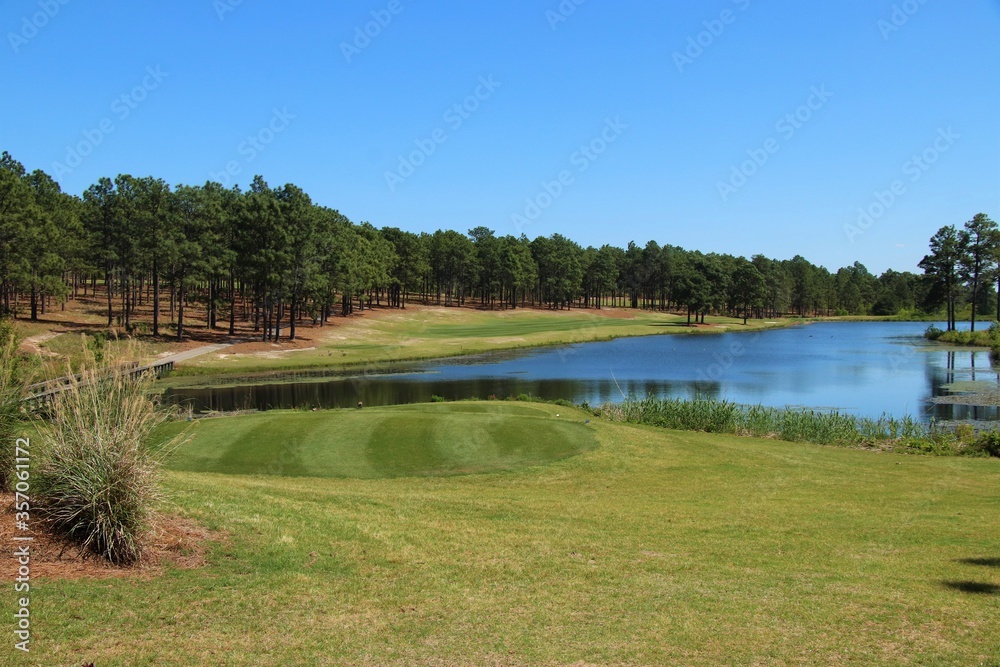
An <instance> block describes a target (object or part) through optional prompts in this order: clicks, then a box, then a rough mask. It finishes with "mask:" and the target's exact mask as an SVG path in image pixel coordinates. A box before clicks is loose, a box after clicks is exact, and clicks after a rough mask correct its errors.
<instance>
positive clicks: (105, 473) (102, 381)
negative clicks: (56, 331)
mask: <svg viewBox="0 0 1000 667" xmlns="http://www.w3.org/2000/svg"><path fill="white" fill-rule="evenodd" d="M138 360H139V355H138V349H137V348H136V346H135V345H134V344H129V343H125V344H122V345H120V346H117V351H116V353H115V354H106V355H105V356H104V358H102V359H100V360H99V359H98V358H97V357H96V356H95V354H94V352H93V350H91V349H90V348H89V347H88V346H87V345H84V350H83V357H82V360H81V361H80V362H79V363H78V367H77V369H76V371H77V373H76V375H72V376H71V378H70V379H69V381H68V384H67V385H66V388H65V390H64V391H62V392H60V393H58V394H56V395H55V397H54V399H53V401H52V403H51V404H50V405H49V407H48V417H49V419H48V420H47V421H46V422H44V423H43V424H42V425H41V427H40V430H41V436H42V437H41V438H40V441H42V442H43V443H44V446H43V448H42V449H41V452H42V454H41V456H40V458H41V460H40V461H39V464H38V467H37V469H36V472H35V473H34V474H33V475H32V481H33V488H34V490H35V499H34V500H35V502H36V504H37V506H38V509H39V512H40V513H41V514H42V516H43V517H44V518H46V519H47V520H48V521H49V522H50V523H51V525H52V527H53V528H54V529H55V530H56V531H57V532H58V533H60V534H62V535H64V536H65V537H67V538H68V539H69V540H70V541H72V542H75V543H76V544H78V545H80V547H81V548H83V549H84V550H85V551H86V552H90V553H94V554H98V555H100V556H103V557H104V558H106V559H107V560H109V561H110V562H112V563H115V564H117V565H129V564H134V563H137V562H138V561H140V560H141V558H142V556H143V551H144V546H145V539H146V537H147V536H148V534H149V531H150V530H151V528H152V526H153V523H154V521H155V516H156V514H155V511H156V506H157V504H158V503H159V501H160V499H161V496H160V492H159V472H160V469H161V464H162V458H163V455H164V452H166V451H167V448H164V447H162V446H155V447H154V446H153V445H152V443H151V442H150V439H151V435H152V433H153V430H154V429H155V428H156V427H157V426H158V425H160V424H161V423H162V422H164V421H165V420H166V419H167V418H168V417H169V415H168V413H167V412H166V411H164V410H163V409H161V408H160V406H159V405H158V404H157V402H156V400H155V398H154V397H153V396H152V394H151V392H150V389H151V384H152V383H153V382H154V380H155V378H154V377H153V375H152V373H148V372H147V373H138V372H137V371H136V370H134V369H135V368H136V366H137V364H138ZM67 375H71V373H70V371H69V369H67Z"/></svg>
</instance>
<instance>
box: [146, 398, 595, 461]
mask: <svg viewBox="0 0 1000 667" xmlns="http://www.w3.org/2000/svg"><path fill="white" fill-rule="evenodd" d="M179 430H180V427H179V426H173V427H172V428H170V429H165V433H170V434H171V435H173V434H174V433H176V432H178V431H179ZM188 435H189V440H188V442H187V443H186V444H185V445H184V446H182V447H181V448H180V449H179V450H178V451H177V452H176V453H175V454H174V456H173V459H172V462H171V464H170V467H171V468H173V469H175V470H185V471H192V472H212V473H224V474H247V475H283V476H299V477H302V476H310V477H327V478H329V477H355V478H363V479H373V478H380V477H408V476H433V475H457V474H469V473H482V472H492V471H498V470H508V469H513V468H522V467H526V466H531V465H540V464H545V463H550V462H552V461H556V460H559V459H563V458H566V457H569V456H574V455H576V454H579V453H581V452H583V451H587V450H589V449H593V448H594V447H595V446H596V443H595V440H594V435H593V432H592V430H591V429H589V428H587V427H585V426H584V425H583V424H581V423H579V420H576V421H574V422H570V421H568V420H565V419H558V418H553V416H552V414H551V412H550V411H549V410H547V409H546V408H544V407H541V406H538V407H535V406H528V405H526V406H521V405H513V406H511V405H504V404H500V403H496V402H486V403H438V404H435V405H433V406H427V405H420V406H401V407H396V408H366V409H364V410H338V411H333V412H311V413H296V412H284V413H264V414H258V415H252V416H248V417H243V418H230V417H225V418H221V419H210V420H204V421H200V422H196V423H195V424H194V428H192V429H190V431H189V434H188Z"/></svg>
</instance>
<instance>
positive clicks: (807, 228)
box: [0, 0, 1000, 273]
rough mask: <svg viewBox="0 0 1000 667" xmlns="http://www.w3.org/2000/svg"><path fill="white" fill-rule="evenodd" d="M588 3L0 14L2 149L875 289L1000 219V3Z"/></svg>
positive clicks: (77, 180) (266, 5) (78, 181)
mask: <svg viewBox="0 0 1000 667" xmlns="http://www.w3.org/2000/svg"><path fill="white" fill-rule="evenodd" d="M576 2H580V4H579V5H576V4H575V3H574V2H573V0H566V1H565V2H564V3H563V7H564V8H572V9H573V11H572V12H569V11H564V12H563V14H560V13H559V12H560V0H519V1H518V2H514V3H478V2H467V1H466V2H459V1H457V0H438V1H431V0H363V1H357V2H340V1H338V2H329V3H327V2H288V3H277V2H264V1H263V0H243V1H242V2H239V0H216V1H214V2H213V0H178V1H176V2H170V3H140V2H124V1H111V0H93V1H90V2H84V1H83V0H42V2H39V0H5V2H3V3H2V5H0V26H2V28H3V33H4V39H3V44H2V45H0V68H2V70H0V71H2V80H3V82H4V93H5V94H4V103H3V105H2V106H0V148H2V149H5V150H9V151H10V152H11V153H12V154H13V155H14V156H15V157H16V158H18V159H19V160H21V161H22V162H24V163H25V165H26V166H27V167H28V168H29V169H35V168H41V169H44V170H46V171H48V172H49V173H50V174H53V175H56V176H57V177H58V180H59V181H60V183H61V184H62V186H63V188H64V189H65V190H67V191H69V192H73V193H81V192H82V191H83V190H84V189H85V188H86V187H87V186H88V185H90V184H91V183H93V182H94V181H96V180H97V179H98V178H99V177H101V176H114V175H116V174H118V173H131V174H133V175H137V176H140V175H154V176H158V177H162V178H164V179H166V180H167V181H168V182H170V183H172V184H178V183H189V184H194V183H203V182H205V181H206V180H208V179H209V178H210V176H212V175H213V174H214V175H215V178H214V180H224V179H223V178H222V177H221V175H222V174H223V173H224V170H225V169H226V168H227V165H229V166H233V167H235V168H237V169H238V170H239V174H238V175H236V176H235V177H233V178H232V182H237V183H239V184H241V185H242V186H244V187H245V186H246V185H247V184H248V183H249V182H250V180H251V179H252V176H253V174H255V173H260V174H263V175H264V177H265V178H266V179H267V180H268V182H270V183H271V184H272V185H275V186H278V185H281V184H284V183H288V182H291V183H295V184H297V185H299V186H301V187H303V188H304V189H305V190H306V191H307V192H308V193H310V194H311V195H312V197H313V199H314V200H315V201H317V202H318V203H320V204H323V205H327V206H330V207H333V208H337V209H339V210H340V211H341V212H343V213H344V214H345V215H347V216H349V217H350V218H351V219H353V220H355V221H358V222H360V221H365V220H367V221H370V222H371V223H372V224H374V225H376V226H378V227H381V226H385V225H391V226H398V227H401V228H404V229H409V230H413V231H433V230H434V229H438V228H451V229H457V230H460V231H466V230H468V229H470V228H472V227H475V226H478V225H486V226H488V227H490V228H492V229H495V230H496V231H497V232H498V233H499V234H508V233H513V234H518V233H521V232H524V233H526V234H527V235H528V236H530V237H532V238H533V237H534V236H537V235H549V234H552V233H556V232H558V233H561V234H564V235H566V236H569V237H570V238H572V239H574V240H576V241H578V242H580V243H582V244H584V245H601V244H604V243H612V244H616V245H621V246H624V245H625V244H627V243H628V242H629V241H630V240H634V241H636V242H637V243H640V244H644V243H645V242H646V241H647V240H649V239H655V240H656V241H658V242H659V243H669V244H674V245H680V246H684V247H686V248H691V249H699V250H703V251H706V252H709V251H715V252H728V253H733V254H738V255H746V256H750V255H752V254H755V253H758V252H760V253H764V254H766V255H768V256H771V257H777V258H789V257H791V256H793V255H795V254H802V255H804V256H805V257H807V258H809V259H810V260H812V261H814V262H816V263H817V264H823V265H825V266H827V267H828V268H831V269H836V268H838V267H840V266H843V265H846V264H849V263H851V262H853V261H855V260H860V261H861V262H863V263H864V264H866V265H867V266H868V267H869V269H871V270H872V271H874V272H876V273H877V272H881V271H883V270H884V269H886V268H895V269H897V270H916V263H917V262H918V261H919V260H920V258H921V257H922V256H923V255H924V254H925V252H926V245H927V240H928V239H929V237H930V236H931V235H932V234H933V233H934V232H935V231H936V230H937V229H938V228H939V227H941V226H942V225H945V224H961V223H963V222H965V221H966V220H968V219H970V218H971V217H972V216H973V215H974V214H975V213H978V212H980V211H983V212H986V213H988V214H990V215H991V216H992V217H993V218H994V219H998V218H1000V74H998V72H1000V58H998V55H1000V41H998V39H997V36H998V35H1000V0H949V1H948V2H945V1H944V0H923V1H921V0H907V1H906V2H894V1H893V0H843V1H841V2H823V3H818V2H802V1H800V0H796V1H792V0H770V1H768V2H764V0H700V1H698V2H683V3H682V2H635V1H633V0H620V1H618V2H613V3H612V2H607V1H606V0H582V1H581V0H576ZM894 5H896V6H897V7H898V8H899V9H900V11H902V12H903V13H901V14H900V13H897V15H896V16H895V17H894V16H893V6H894ZM46 7H47V11H48V13H49V14H52V16H51V18H50V17H49V16H46V15H45V14H44V13H41V14H40V12H45V11H46V9H45V8H46ZM904 10H909V12H910V13H907V12H906V11H904ZM393 11H395V13H393ZM372 12H375V14H376V16H378V15H379V14H380V13H381V18H382V21H383V23H386V25H385V26H384V27H383V26H380V25H378V24H375V23H372V24H370V25H367V28H368V31H369V33H371V34H374V35H375V36H374V37H370V38H368V39H369V42H368V43H366V42H365V40H363V39H356V36H357V31H358V30H361V31H364V30H365V28H366V24H369V23H370V22H371V21H373V20H375V19H373V15H372ZM727 12H728V13H727ZM564 14H565V15H564ZM386 17H391V21H386V20H385V19H386ZM557 19H558V20H557ZM563 19H565V20H563ZM894 19H895V23H894V22H893V21H894ZM904 19H905V20H904ZM706 22H707V26H706ZM897 28H898V29H897ZM713 32H714V33H715V34H712V33H713ZM689 40H692V41H689ZM698 41H700V42H701V43H702V45H703V46H701V47H698V48H700V49H701V52H700V53H699V52H698V48H691V49H690V51H688V49H689V47H690V45H691V44H692V43H695V44H696V43H697V42H698ZM345 44H346V45H350V47H349V48H345ZM685 51H688V53H687V55H684V54H685ZM676 54H682V55H684V58H688V60H679V59H678V56H677V55H676ZM150 72H153V73H157V72H158V74H157V76H153V75H152V74H150ZM482 80H485V81H487V82H490V81H492V83H491V84H490V85H489V86H484V85H483V84H482V83H480V81H482ZM137 87H139V88H138V89H137ZM814 91H819V93H821V94H816V93H815V92H814ZM477 93H478V94H479V97H480V98H482V99H481V100H476V99H474V98H473V99H472V100H469V102H468V108H469V109H470V110H463V111H462V112H461V114H459V113H457V112H455V111H454V109H453V107H454V106H455V105H456V104H458V105H462V104H464V103H466V100H467V98H470V96H475V95H476V94H477ZM123 95H125V96H126V97H125V99H124V100H122V96H123ZM809 103H811V104H812V107H813V108H812V109H809V108H808V106H806V107H803V106H802V105H808V104H809ZM473 108H474V110H471V109H473ZM276 111H277V115H276ZM796 113H798V114H799V119H798V120H795V121H794V123H791V122H788V121H787V120H783V119H784V118H785V117H786V115H788V114H793V117H794V114H796ZM289 116H294V117H293V118H292V117H289ZM102 125H103V127H104V128H105V129H108V128H111V129H112V131H111V132H110V133H105V132H103V131H101V128H102ZM269 126H270V127H269ZM272 130H278V131H277V132H272ZM98 132H100V133H101V134H103V135H104V136H103V137H101V138H100V141H99V142H98V141H97V138H98V137H99V135H98ZM602 135H603V137H602ZM251 136H253V137H256V139H255V141H256V142H257V146H258V147H259V149H258V147H255V146H254V145H253V143H252V142H248V141H247V139H248V137H251ZM435 139H437V140H438V141H437V142H435ZM608 139H613V141H611V142H610V143H606V140H608ZM442 140H443V142H442ZM268 142H269V143H268ZM418 142H423V144H424V146H425V148H427V147H429V146H430V145H431V144H433V145H434V147H435V148H434V151H433V153H432V154H430V155H429V156H425V155H422V154H417V155H416V156H415V157H416V159H415V160H413V161H412V162H411V161H410V158H409V157H407V158H406V160H407V162H408V163H409V164H408V166H412V165H413V162H418V163H421V164H420V165H419V166H417V167H416V168H415V169H413V173H412V174H410V172H409V171H408V170H407V169H403V170H400V156H401V155H404V156H409V155H410V154H411V153H413V152H414V151H418V150H419V148H418ZM428 142H430V143H428ZM592 142H594V143H593V146H594V149H595V150H594V152H591V153H590V154H587V153H583V152H580V148H581V147H582V146H588V145H591V144H592ZM81 144H82V149H83V152H88V153H89V154H88V155H86V156H85V157H81V158H79V159H78V160H77V159H76V158H74V157H73V156H68V155H67V154H68V150H67V147H74V150H76V147H79V146H81ZM600 150H603V152H600V154H598V153H597V151H600ZM424 152H430V151H429V150H425V151H424ZM925 152H926V153H927V157H928V158H933V159H934V160H933V164H926V163H922V162H921V163H919V164H918V163H915V162H913V161H912V160H913V157H914V156H920V155H922V154H924V153H925ZM754 153H755V154H756V157H757V161H758V162H763V164H761V165H760V166H758V165H756V164H754V163H752V162H751V163H748V164H747V165H746V167H741V165H742V164H743V163H744V162H746V161H747V160H751V155H752V154H754ZM763 157H766V158H767V159H766V161H764V160H763ZM56 163H61V164H62V165H64V166H65V169H62V168H59V167H57V164H56ZM74 164H75V166H72V165H74ZM734 167H735V168H736V169H737V170H739V171H742V172H743V173H737V174H736V177H735V178H734V174H733V170H734ZM233 171H236V169H234V170H233ZM57 172H58V173H57ZM387 173H388V174H396V177H393V178H387ZM748 173H749V174H752V175H749V176H748V177H746V178H745V182H744V180H743V179H744V176H745V174H748ZM402 176H405V178H403V177H402ZM560 176H562V177H563V180H564V183H563V184H560V185H559V187H556V186H553V185H551V183H552V182H558V181H559V179H560ZM226 178H229V177H228V176H226ZM390 180H391V181H392V186H391V187H390V183H389V182H388V181H390ZM545 182H548V183H550V186H549V189H550V190H551V191H552V192H554V193H557V196H555V197H551V198H550V197H549V195H548V193H546V191H545V188H544V187H543V185H542V184H543V183H545ZM720 183H727V184H728V185H727V186H725V187H722V188H720ZM894 185H895V186H896V190H897V193H896V194H892V196H891V197H887V196H885V195H883V196H882V199H883V200H884V201H885V202H889V200H890V199H894V201H892V202H891V203H889V204H888V205H886V206H884V209H882V210H880V207H881V206H882V204H880V203H879V202H878V197H876V193H877V192H884V191H891V190H892V188H893V186H894ZM559 188H561V192H559ZM720 189H721V190H722V191H723V192H720ZM529 199H532V200H535V201H536V202H537V203H539V204H542V206H540V207H539V208H538V210H531V209H530V208H529V206H528V204H527V200H529ZM862 208H864V209H870V210H871V211H872V212H873V213H874V214H875V215H873V216H872V217H871V218H870V219H867V220H865V219H863V220H862V221H861V222H862V224H861V225H858V218H859V213H858V211H859V209H862ZM515 215H520V216H521V218H522V219H521V220H515V219H514V218H513V216H515ZM524 221H528V222H529V223H530V224H528V225H524V224H523V222H524ZM850 225H853V226H854V227H847V228H846V229H845V226H850ZM858 232H863V233H858Z"/></svg>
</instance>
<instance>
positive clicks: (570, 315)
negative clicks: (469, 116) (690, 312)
mask: <svg viewBox="0 0 1000 667" xmlns="http://www.w3.org/2000/svg"><path fill="white" fill-rule="evenodd" d="M608 313H609V311H596V310H589V311H583V310H570V311H558V312H556V311H541V310H526V309H522V310H510V311H480V310H473V309H469V308H436V307H410V308H408V309H407V310H406V311H393V312H388V313H387V312H384V311H382V312H378V313H377V314H376V315H374V316H372V315H369V316H366V317H362V318H351V319H348V320H343V319H340V318H334V319H333V320H332V321H331V326H328V327H324V328H322V329H313V330H310V331H309V332H308V333H307V334H306V335H307V336H308V337H310V339H311V344H312V346H313V347H312V349H303V350H295V351H281V350H280V349H277V348H276V349H274V350H273V351H269V352H266V353H254V354H239V353H233V352H232V351H231V350H224V351H222V352H221V353H219V354H211V355H206V356H204V357H198V358H196V359H193V360H191V361H188V362H185V363H183V364H179V365H178V366H177V368H176V369H175V371H174V375H175V376H177V377H180V376H190V375H222V374H234V373H237V374H238V373H257V372H268V371H283V370H286V371H287V370H304V369H316V368H329V369H342V368H357V367H359V366H365V365H384V364H389V363H393V362H400V361H415V360H423V359H436V358H441V357H451V356H459V355H468V354H478V353H482V352H489V351H494V350H512V349H525V348H533V347H540V346H546V345H566V344H571V343H581V342H589V341H599V340H611V339H613V338H622V337H628V336H650V335H656V334H664V333H675V334H693V333H702V334H704V333H720V332H723V331H726V330H729V331H749V330H755V329H761V328H772V327H776V326H781V325H779V324H766V323H765V322H762V321H754V320H751V321H750V323H749V324H748V326H745V327H744V326H743V321H742V320H737V319H732V318H722V317H712V318H709V321H708V324H709V326H708V327H705V328H691V327H687V326H685V324H686V319H685V318H683V317H680V316H677V315H669V314H665V313H656V312H649V311H629V315H628V317H626V318H622V317H609V316H608Z"/></svg>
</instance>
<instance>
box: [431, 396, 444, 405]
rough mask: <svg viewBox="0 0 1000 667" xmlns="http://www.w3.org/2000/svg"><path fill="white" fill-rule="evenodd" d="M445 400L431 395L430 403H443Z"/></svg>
mask: <svg viewBox="0 0 1000 667" xmlns="http://www.w3.org/2000/svg"><path fill="white" fill-rule="evenodd" d="M445 402H446V401H445V398H444V397H443V396H438V395H437V394H431V403H445Z"/></svg>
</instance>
